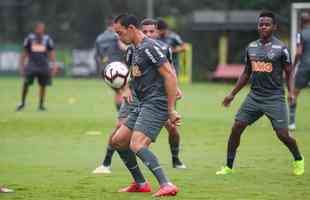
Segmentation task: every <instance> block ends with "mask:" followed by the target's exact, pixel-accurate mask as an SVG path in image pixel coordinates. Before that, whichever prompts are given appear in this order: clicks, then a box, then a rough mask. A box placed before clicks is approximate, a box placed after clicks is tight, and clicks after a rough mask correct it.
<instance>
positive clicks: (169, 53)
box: [167, 47, 183, 99]
mask: <svg viewBox="0 0 310 200" xmlns="http://www.w3.org/2000/svg"><path fill="white" fill-rule="evenodd" d="M167 58H168V61H169V63H170V65H171V69H172V71H173V73H174V74H175V75H176V77H177V78H178V76H177V71H176V69H175V66H174V65H173V62H172V49H171V47H168V51H167ZM182 96H183V92H182V90H181V89H180V87H179V86H177V99H181V98H182Z"/></svg>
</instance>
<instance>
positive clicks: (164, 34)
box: [157, 18, 187, 74]
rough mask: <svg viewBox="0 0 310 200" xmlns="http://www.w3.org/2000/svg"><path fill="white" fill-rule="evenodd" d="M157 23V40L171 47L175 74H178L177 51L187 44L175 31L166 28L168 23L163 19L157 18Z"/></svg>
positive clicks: (182, 50)
mask: <svg viewBox="0 0 310 200" xmlns="http://www.w3.org/2000/svg"><path fill="white" fill-rule="evenodd" d="M157 23H158V29H159V40H161V41H163V42H164V43H166V44H168V45H169V46H170V47H171V48H172V59H173V65H174V67H175V69H176V72H177V74H179V71H180V63H179V53H181V52H184V51H186V49H187V45H186V44H185V43H184V42H183V40H182V39H181V37H180V36H179V35H178V34H177V33H175V32H173V31H171V30H169V29H168V24H167V23H166V22H165V21H164V20H163V19H161V18H159V19H158V20H157Z"/></svg>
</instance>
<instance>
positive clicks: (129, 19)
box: [114, 14, 139, 28]
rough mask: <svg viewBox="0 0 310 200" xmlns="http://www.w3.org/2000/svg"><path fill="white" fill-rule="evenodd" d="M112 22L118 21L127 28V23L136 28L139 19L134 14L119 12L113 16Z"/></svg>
mask: <svg viewBox="0 0 310 200" xmlns="http://www.w3.org/2000/svg"><path fill="white" fill-rule="evenodd" d="M114 23H120V24H121V25H122V26H125V27H126V28H128V26H129V25H133V26H135V27H136V28H138V27H139V20H138V18H137V17H136V16H134V15H131V14H121V15H118V16H117V17H115V19H114Z"/></svg>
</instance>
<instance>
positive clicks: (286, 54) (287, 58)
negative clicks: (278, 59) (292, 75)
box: [282, 46, 292, 65]
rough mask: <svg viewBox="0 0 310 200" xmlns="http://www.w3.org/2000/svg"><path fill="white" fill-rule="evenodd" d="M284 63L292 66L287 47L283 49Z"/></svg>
mask: <svg viewBox="0 0 310 200" xmlns="http://www.w3.org/2000/svg"><path fill="white" fill-rule="evenodd" d="M282 63H284V64H289V65H290V64H292V60H291V54H290V51H289V50H288V48H287V47H286V46H285V47H283V48H282Z"/></svg>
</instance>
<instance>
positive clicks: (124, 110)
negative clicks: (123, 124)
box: [118, 95, 139, 119]
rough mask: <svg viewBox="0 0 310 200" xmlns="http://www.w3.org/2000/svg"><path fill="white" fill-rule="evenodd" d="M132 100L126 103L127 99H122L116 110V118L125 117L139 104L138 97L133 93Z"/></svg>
mask: <svg viewBox="0 0 310 200" xmlns="http://www.w3.org/2000/svg"><path fill="white" fill-rule="evenodd" d="M132 97H133V101H132V102H131V104H129V103H127V101H125V100H124V101H123V102H122V105H121V107H120V109H119V111H118V119H127V117H128V115H129V113H130V112H131V111H132V110H134V109H135V108H136V107H138V106H139V99H138V98H137V97H136V96H135V95H133V96H132Z"/></svg>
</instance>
